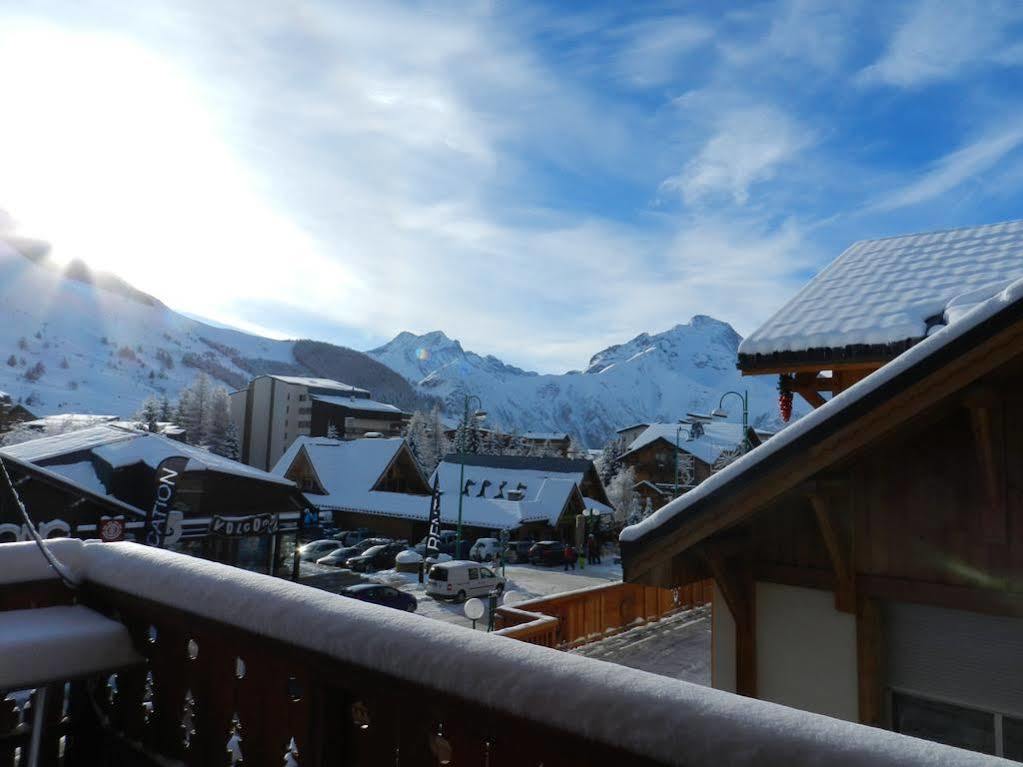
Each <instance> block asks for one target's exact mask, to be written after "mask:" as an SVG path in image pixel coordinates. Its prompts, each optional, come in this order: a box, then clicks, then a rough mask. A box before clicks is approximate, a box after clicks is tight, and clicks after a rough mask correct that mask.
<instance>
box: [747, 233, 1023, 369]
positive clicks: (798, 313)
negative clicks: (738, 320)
mask: <svg viewBox="0 0 1023 767" xmlns="http://www.w3.org/2000/svg"><path fill="white" fill-rule="evenodd" d="M1021 277H1023V221H1011V222H1006V223H1001V224H989V225H986V226H976V227H968V228H962V229H951V230H947V231H941V232H931V233H926V234H911V235H902V236H898V237H886V238H882V239H876V240H863V241H861V242H857V243H854V244H853V245H852V246H850V247H849V248H848V249H847V250H846V251H845V252H843V253H842V254H841V255H840V256H839V257H838V258H837V259H835V261H834V262H832V263H831V264H830V265H829V266H828V267H827V268H825V269H824V270H823V271H822V272H821V273H820V274H818V275H817V276H816V277H814V278H813V279H812V280H811V281H810V282H809V283H807V284H806V285H805V286H804V287H803V288H802V289H801V290H800V291H799V292H798V293H797V294H796V295H795V296H794V297H793V298H792V299H791V300H790V301H788V302H787V303H786V304H785V305H784V306H783V307H782V308H781V309H780V310H779V311H778V312H777V313H775V315H774V316H773V317H771V318H770V319H769V320H768V321H767V322H765V323H764V324H763V325H762V326H761V327H760V328H758V329H757V330H756V331H754V332H753V333H751V334H750V335H749V336H748V337H747V338H746V339H745V340H744V341H743V342H742V343H741V344H740V346H739V368H740V369H741V370H742V371H743V372H746V373H753V374H756V373H768V372H791V371H795V370H800V369H802V370H814V369H816V370H827V369H834V368H836V367H864V368H868V369H870V368H874V367H878V366H879V365H881V364H884V363H885V362H888V361H889V360H892V359H894V358H895V357H896V356H898V355H899V354H901V353H902V352H904V351H906V350H907V349H909V348H910V347H912V346H913V345H915V344H917V343H919V342H920V341H921V340H923V339H924V338H926V337H927V336H928V335H930V334H932V333H934V332H935V331H936V329H940V328H941V327H943V326H944V325H946V324H948V323H949V322H951V321H954V320H955V318H956V317H957V316H960V315H961V314H962V313H964V311H965V310H967V309H968V308H969V307H970V306H972V305H974V304H976V303H978V302H980V301H983V300H985V299H987V298H989V297H990V296H992V295H994V294H995V293H997V292H998V291H999V290H1001V289H1003V288H1004V287H1005V286H1006V285H1008V284H1009V283H1011V282H1013V281H1014V280H1017V279H1019V278H1021Z"/></svg>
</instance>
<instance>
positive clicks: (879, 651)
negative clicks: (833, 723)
mask: <svg viewBox="0 0 1023 767" xmlns="http://www.w3.org/2000/svg"><path fill="white" fill-rule="evenodd" d="M883 653H884V643H883V634H882V625H881V604H880V603H879V602H878V601H877V600H876V599H869V598H867V597H860V598H859V599H858V600H857V602H856V667H857V669H856V670H857V674H856V677H857V680H858V684H859V714H860V724H867V725H870V726H872V727H883V726H884V709H883V699H884V698H883V691H884V655H883Z"/></svg>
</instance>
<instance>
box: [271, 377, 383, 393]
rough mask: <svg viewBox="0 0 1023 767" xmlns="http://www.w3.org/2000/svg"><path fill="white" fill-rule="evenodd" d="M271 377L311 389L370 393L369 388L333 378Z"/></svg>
mask: <svg viewBox="0 0 1023 767" xmlns="http://www.w3.org/2000/svg"><path fill="white" fill-rule="evenodd" d="M270 378H276V379H277V380H278V381H282V382H284V383H287V384H293V385H295V386H308V387H309V388H310V389H334V390H336V391H346V392H360V393H362V394H369V391H368V390H367V389H360V388H359V387H358V386H352V385H350V384H346V383H341V382H340V381H335V380H333V379H331V378H308V377H306V376H279V375H271V376H270Z"/></svg>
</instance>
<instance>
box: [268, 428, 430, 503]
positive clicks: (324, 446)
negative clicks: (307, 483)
mask: <svg viewBox="0 0 1023 767" xmlns="http://www.w3.org/2000/svg"><path fill="white" fill-rule="evenodd" d="M404 444H405V440H404V439H402V438H401V437H392V438H385V439H354V440H344V441H343V440H338V439H327V438H325V437H299V438H298V439H296V440H295V441H294V442H293V443H292V444H291V446H290V447H289V448H288V449H287V451H286V452H285V453H284V455H282V456H281V458H280V460H279V461H277V464H276V465H275V466H274V467H273V469H272V472H273V474H275V475H276V476H279V477H284V476H285V475H286V474H287V472H288V470H289V469H290V468H291V466H292V464H293V463H294V462H295V459H296V458H297V457H298V455H299V453H301V452H303V451H304V452H305V454H306V456H308V458H309V462H310V463H311V465H312V467H313V471H314V472H316V477H317V478H318V479H319V481H320V484H321V485H322V486H323V489H324V490H326V491H327V494H326V495H319V494H316V493H306V494H305V497H306V500H308V501H309V502H310V503H311V504H312V505H314V506H317V507H318V508H320V509H325V510H330V511H353V512H363V513H366V514H377V515H383V516H389V517H403V518H405V519H416V520H424V521H425V520H426V519H427V518H428V517H429V514H430V496H428V495H414V494H412V493H393V492H388V491H384V490H374V489H373V487H374V486H375V485H376V484H377V482H378V481H379V479H380V477H381V476H382V475H383V473H384V472H385V471H386V470H387V467H388V466H390V465H391V462H392V461H393V460H394V459H395V457H396V456H397V455H398V452H399V451H400V450H401V449H402V446H403V445H404Z"/></svg>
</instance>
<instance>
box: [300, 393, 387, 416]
mask: <svg viewBox="0 0 1023 767" xmlns="http://www.w3.org/2000/svg"><path fill="white" fill-rule="evenodd" d="M310 399H314V400H316V401H317V402H323V403H325V404H327V405H337V406H338V407H347V408H351V409H352V410H368V411H371V412H376V413H398V414H400V413H401V408H396V407H395V406H394V405H388V404H387V403H386V402H377V401H375V400H371V399H359V398H357V397H334V396H330V395H326V394H312V395H310Z"/></svg>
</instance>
